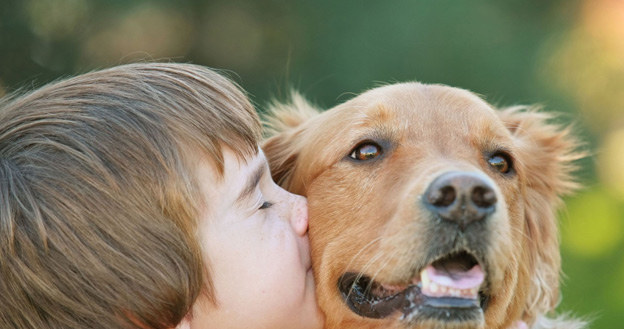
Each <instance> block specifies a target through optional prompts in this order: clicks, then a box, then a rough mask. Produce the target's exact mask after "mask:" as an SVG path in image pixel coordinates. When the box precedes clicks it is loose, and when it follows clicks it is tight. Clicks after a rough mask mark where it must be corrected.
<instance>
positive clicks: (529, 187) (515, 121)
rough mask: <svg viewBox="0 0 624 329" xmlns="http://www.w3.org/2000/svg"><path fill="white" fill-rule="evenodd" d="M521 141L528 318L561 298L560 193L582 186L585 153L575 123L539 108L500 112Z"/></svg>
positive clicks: (519, 165)
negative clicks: (579, 165)
mask: <svg viewBox="0 0 624 329" xmlns="http://www.w3.org/2000/svg"><path fill="white" fill-rule="evenodd" d="M499 116H500V118H501V119H502V120H503V122H504V123H505V125H506V126H507V128H508V129H509V131H510V132H511V134H512V136H513V138H514V143H515V145H516V147H515V152H516V159H515V160H516V163H517V166H516V167H517V168H518V170H521V171H522V172H523V173H522V176H523V177H524V178H523V179H524V180H525V182H524V184H523V187H524V191H523V197H524V199H525V200H524V205H525V222H524V225H525V236H526V241H525V245H526V250H525V252H527V254H528V257H529V262H528V264H526V265H523V266H528V268H527V269H526V270H527V273H532V275H533V277H532V278H531V287H530V290H529V295H528V299H527V304H526V306H525V318H526V319H535V317H536V316H537V315H539V314H545V313H548V312H550V311H552V310H553V309H554V308H555V307H556V305H557V303H558V301H559V274H560V273H559V272H560V268H561V258H560V253H559V240H558V229H557V219H556V211H557V208H558V207H559V206H560V205H561V203H562V202H561V197H562V196H563V195H565V194H568V193H570V192H572V191H574V190H575V189H577V188H578V184H577V183H576V182H575V181H574V180H573V179H572V172H573V171H574V170H575V169H576V167H575V165H574V162H575V160H578V159H579V158H581V157H583V156H584V155H583V154H582V153H581V152H578V151H577V149H578V143H577V141H576V140H575V139H574V138H573V137H572V135H571V133H570V131H571V128H570V127H566V128H564V127H561V126H559V125H556V124H553V123H550V122H551V121H552V119H553V118H552V115H551V114H548V113H544V112H539V111H538V109H535V108H526V107H512V108H507V109H503V110H501V111H499Z"/></svg>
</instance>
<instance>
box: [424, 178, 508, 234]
mask: <svg viewBox="0 0 624 329" xmlns="http://www.w3.org/2000/svg"><path fill="white" fill-rule="evenodd" d="M424 201H425V205H426V206H427V207H428V209H429V210H430V211H431V212H432V213H433V214H435V215H437V218H442V219H445V220H447V221H450V222H455V223H457V224H458V225H459V227H460V228H461V229H462V230H463V229H465V228H466V227H467V226H468V225H470V224H471V223H473V222H479V221H482V220H483V219H485V218H487V216H488V215H490V214H492V213H493V212H494V211H495V205H496V202H497V195H496V192H495V191H494V188H493V186H492V185H491V183H490V182H489V181H488V180H487V179H486V178H484V177H483V176H480V175H477V174H475V173H470V172H457V171H451V172H447V173H444V174H442V175H440V176H438V177H437V178H436V179H434V180H433V182H431V184H430V185H429V187H428V188H427V190H426V191H425V199H424Z"/></svg>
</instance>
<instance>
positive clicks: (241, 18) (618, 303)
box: [0, 0, 624, 328]
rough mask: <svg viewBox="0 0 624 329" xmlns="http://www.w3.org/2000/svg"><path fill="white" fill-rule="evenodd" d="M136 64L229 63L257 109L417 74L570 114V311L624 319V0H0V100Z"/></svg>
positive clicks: (321, 100)
mask: <svg viewBox="0 0 624 329" xmlns="http://www.w3.org/2000/svg"><path fill="white" fill-rule="evenodd" d="M137 60H172V61H181V62H193V63H197V64H203V65H207V66H211V67H215V68H221V69H226V70H227V71H229V72H230V73H231V75H232V76H233V77H234V79H235V80H236V81H237V82H238V83H239V84H240V85H241V86H242V87H243V88H245V89H246V90H247V91H249V93H250V95H251V97H252V99H253V101H254V102H255V104H257V105H259V106H263V105H264V104H266V103H267V102H268V101H269V100H270V99H271V98H272V97H277V98H281V99H284V97H285V96H286V94H287V92H288V90H289V88H290V87H295V88H297V89H299V90H300V91H302V92H303V93H304V94H305V95H307V96H308V97H309V98H310V99H311V100H313V101H314V102H315V103H317V104H319V105H321V106H324V107H331V106H333V105H335V104H337V103H339V102H342V101H344V100H346V99H348V98H349V97H351V96H352V95H353V94H354V93H360V92H362V91H364V90H366V89H368V88H371V87H374V86H376V85H378V84H380V83H386V82H396V81H406V80H418V81H422V82H429V83H444V84H449V85H453V86H459V87H463V88H466V89H470V90H472V91H474V92H477V93H479V94H481V95H484V96H485V98H486V99H487V100H488V101H490V102H493V103H495V104H499V105H512V104H517V103H524V104H526V103H541V104H543V105H544V106H545V108H546V109H548V110H552V111H556V112H560V113H563V116H562V118H563V119H562V120H564V121H565V122H570V123H575V124H576V129H575V132H576V133H577V134H578V135H579V136H581V138H582V139H583V140H585V141H586V142H587V145H586V149H588V150H589V151H590V152H591V154H592V156H591V157H589V158H587V159H585V160H583V161H581V163H580V164H581V165H582V169H581V170H580V171H579V176H580V180H581V182H582V183H583V184H584V186H585V188H584V189H583V190H582V191H580V192H579V193H577V194H576V195H575V196H573V197H571V198H568V199H566V203H567V206H568V207H567V210H565V211H563V212H562V213H561V216H560V217H561V228H562V229H561V239H562V243H563V245H562V252H563V256H564V264H563V268H564V273H565V276H566V277H565V280H564V284H563V289H562V290H563V302H562V304H561V306H560V308H559V309H560V310H561V311H570V312H572V313H574V314H579V315H584V316H588V317H591V318H593V319H594V322H593V325H592V328H622V327H624V325H623V323H624V248H623V247H624V234H623V230H624V1H622V0H554V1H548V0H499V1H496V0H489V1H487V0H473V1H452V0H422V1H416V0H397V1H373V0H344V1H338V0H315V1H313V0H297V1H279V0H258V1H242V0H241V1H237V0H229V1H225V0H214V1H212V0H211V1H199V0H178V1H164V0H163V1H130V0H128V1H124V0H21V1H16V0H2V1H1V2H0V94H4V93H7V92H11V91H14V90H16V89H18V88H21V87H23V88H26V89H30V88H33V87H37V86H41V85H42V84H44V83H46V82H49V81H52V80H55V79H58V78H60V77H66V76H70V75H74V74H77V73H83V72H86V71H89V70H93V69H97V68H104V67H108V66H111V65H115V64H121V63H126V62H132V61H137Z"/></svg>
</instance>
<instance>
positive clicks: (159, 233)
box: [0, 63, 322, 329]
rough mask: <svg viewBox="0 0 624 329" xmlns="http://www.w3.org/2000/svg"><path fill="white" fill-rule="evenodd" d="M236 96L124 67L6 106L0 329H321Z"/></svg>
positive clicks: (281, 207)
mask: <svg viewBox="0 0 624 329" xmlns="http://www.w3.org/2000/svg"><path fill="white" fill-rule="evenodd" d="M260 129H261V128H260V124H259V121H258V117H257V114H256V113H255V111H254V109H253V107H252V106H251V105H250V103H249V101H248V100H247V98H246V97H245V95H244V94H243V93H242V92H241V91H240V90H239V89H238V88H237V87H236V86H234V85H233V84H232V83H231V82H230V81H228V80H227V79H225V78H224V77H222V76H220V75H219V74H217V73H215V72H213V71H211V70H209V69H206V68H203V67H200V66H195V65H189V64H156V63H144V64H131V65H124V66H119V67H116V68H112V69H108V70H103V71H98V72H92V73H88V74H84V75H81V76H77V77H74V78H71V79H68V80H65V81H61V82H57V83H53V84H51V85H48V86H45V87H43V88H41V89H38V90H35V91H34V92H31V93H29V94H26V95H23V96H19V97H14V98H8V99H5V100H4V101H3V102H2V104H0V273H1V280H0V305H1V306H0V328H19V329H23V328H181V329H183V328H193V329H194V328H200V329H201V328H208V327H210V328H320V327H321V326H322V316H321V315H320V313H319V311H318V309H317V306H316V302H315V296H314V283H313V279H312V274H311V271H310V260H309V252H308V242H307V236H306V234H307V208H306V203H305V199H303V198H302V197H298V196H294V195H292V194H289V193H287V192H286V191H284V190H282V189H281V188H279V187H278V186H277V185H275V184H274V183H273V182H272V180H271V176H270V173H269V170H268V167H267V163H266V159H265V158H264V155H263V154H262V152H261V151H259V149H258V139H259V136H260Z"/></svg>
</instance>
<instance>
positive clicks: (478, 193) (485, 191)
mask: <svg viewBox="0 0 624 329" xmlns="http://www.w3.org/2000/svg"><path fill="white" fill-rule="evenodd" d="M471 199H472V202H474V204H475V205H476V206H477V207H480V208H489V207H491V206H493V205H494V204H495V203H496V201H497V200H496V193H495V192H494V190H492V189H491V188H489V187H485V186H477V187H475V188H474V189H473V190H472V196H471Z"/></svg>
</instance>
